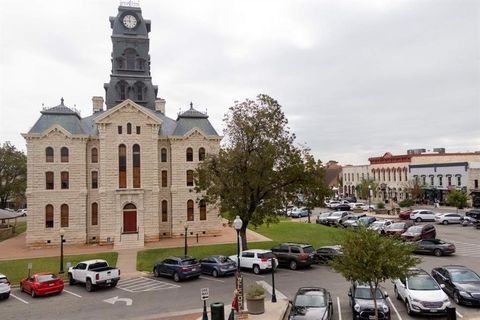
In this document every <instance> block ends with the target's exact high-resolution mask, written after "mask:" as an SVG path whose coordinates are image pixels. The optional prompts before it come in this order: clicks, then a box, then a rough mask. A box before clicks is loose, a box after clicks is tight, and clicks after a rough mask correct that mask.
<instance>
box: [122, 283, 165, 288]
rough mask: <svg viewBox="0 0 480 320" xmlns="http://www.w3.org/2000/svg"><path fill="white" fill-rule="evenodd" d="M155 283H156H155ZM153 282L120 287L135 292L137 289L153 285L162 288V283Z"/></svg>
mask: <svg viewBox="0 0 480 320" xmlns="http://www.w3.org/2000/svg"><path fill="white" fill-rule="evenodd" d="M155 282H157V283H155ZM155 282H152V281H148V282H141V283H134V284H131V285H126V286H125V285H123V284H122V287H128V288H129V289H131V290H135V289H137V288H142V287H148V286H151V285H153V286H158V285H160V286H162V285H163V283H162V282H160V281H155Z"/></svg>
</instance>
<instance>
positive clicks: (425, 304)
mask: <svg viewBox="0 0 480 320" xmlns="http://www.w3.org/2000/svg"><path fill="white" fill-rule="evenodd" d="M410 272H411V275H410V276H409V277H407V278H406V279H396V280H395V281H394V288H393V289H394V291H395V296H396V297H397V299H399V300H402V301H403V302H404V303H405V306H406V308H407V313H408V314H409V315H412V314H441V313H446V312H447V307H450V300H448V296H447V295H446V294H445V292H443V290H442V288H443V287H444V285H443V284H442V285H439V284H438V283H437V281H435V279H434V278H433V277H432V276H431V275H430V274H428V272H426V271H425V270H422V269H410Z"/></svg>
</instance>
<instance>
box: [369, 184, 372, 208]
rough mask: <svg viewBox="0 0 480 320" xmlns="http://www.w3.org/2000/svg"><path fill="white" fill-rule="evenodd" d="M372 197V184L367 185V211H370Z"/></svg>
mask: <svg viewBox="0 0 480 320" xmlns="http://www.w3.org/2000/svg"><path fill="white" fill-rule="evenodd" d="M371 198H372V186H371V185H368V212H370V201H371Z"/></svg>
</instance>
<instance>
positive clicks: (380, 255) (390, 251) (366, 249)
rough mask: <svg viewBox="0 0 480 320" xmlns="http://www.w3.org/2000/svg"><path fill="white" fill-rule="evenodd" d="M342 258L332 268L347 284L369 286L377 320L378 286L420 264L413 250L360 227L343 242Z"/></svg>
mask: <svg viewBox="0 0 480 320" xmlns="http://www.w3.org/2000/svg"><path fill="white" fill-rule="evenodd" d="M340 244H341V245H342V251H343V255H341V256H339V257H338V258H336V259H334V260H332V261H331V262H330V266H331V267H332V268H333V269H334V270H335V271H337V272H339V273H341V274H342V275H343V276H344V277H345V279H347V280H348V281H359V282H362V283H366V284H368V285H369V286H370V290H371V292H372V297H373V303H374V307H375V319H378V306H377V299H376V294H374V293H376V292H377V289H378V288H379V284H380V283H382V282H384V281H386V280H388V279H396V278H403V277H405V276H407V275H408V272H409V271H408V268H411V267H414V266H416V265H417V264H418V263H420V259H419V258H417V257H414V256H413V255H412V250H413V247H412V246H411V245H406V244H404V243H403V242H401V241H399V240H396V239H394V238H389V237H382V236H381V235H380V234H378V233H377V232H375V231H373V230H368V229H366V228H360V229H359V230H357V231H348V232H347V233H346V234H345V236H344V238H343V239H342V240H341V241H340Z"/></svg>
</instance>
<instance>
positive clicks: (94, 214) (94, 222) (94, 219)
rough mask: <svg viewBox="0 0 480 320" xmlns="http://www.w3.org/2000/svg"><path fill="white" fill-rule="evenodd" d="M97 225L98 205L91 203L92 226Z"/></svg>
mask: <svg viewBox="0 0 480 320" xmlns="http://www.w3.org/2000/svg"><path fill="white" fill-rule="evenodd" d="M96 225H98V203H96V202H94V203H92V226H96Z"/></svg>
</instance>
